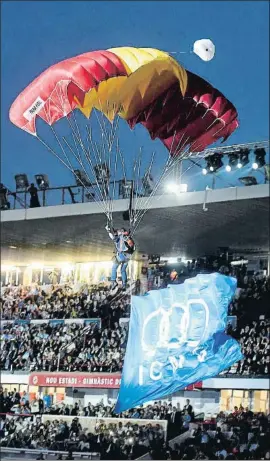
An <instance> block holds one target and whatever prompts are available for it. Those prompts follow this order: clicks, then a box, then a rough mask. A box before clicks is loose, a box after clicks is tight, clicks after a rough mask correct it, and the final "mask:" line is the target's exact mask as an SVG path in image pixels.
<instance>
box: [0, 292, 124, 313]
mask: <svg viewBox="0 0 270 461" xmlns="http://www.w3.org/2000/svg"><path fill="white" fill-rule="evenodd" d="M0 312H1V320H49V319H72V318H82V319H88V318H94V317H99V318H101V319H103V320H104V321H107V322H108V321H109V322H110V321H112V322H114V321H119V318H123V317H127V316H129V313H130V296H128V295H126V296H121V297H120V299H116V300H115V301H114V300H113V299H112V296H111V294H110V290H109V288H108V287H106V286H101V287H96V286H92V287H88V286H86V285H84V286H82V287H80V289H79V290H75V291H74V288H71V287H70V286H69V285H64V286H54V285H48V286H38V285H37V284H35V285H33V286H29V287H21V286H18V287H16V286H13V287H2V293H1V299H0Z"/></svg>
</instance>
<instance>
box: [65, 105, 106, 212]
mask: <svg viewBox="0 0 270 461" xmlns="http://www.w3.org/2000/svg"><path fill="white" fill-rule="evenodd" d="M72 115H73V118H74V121H75V125H76V130H75V129H74V127H73V126H72V123H71V120H70V119H69V118H68V119H67V120H68V122H69V125H70V128H71V130H72V132H73V134H74V136H75V139H76V140H77V142H78V144H79V146H80V147H81V149H82V151H83V153H84V155H85V158H86V160H87V162H88V164H89V166H92V172H93V176H94V178H96V179H98V178H97V177H96V173H95V169H94V167H93V165H92V163H91V156H90V155H88V151H87V149H86V147H85V146H84V143H83V141H82V138H81V135H80V130H79V127H78V124H77V120H76V117H75V115H74V113H73V114H72ZM76 131H77V133H76ZM87 177H88V174H87ZM90 182H91V180H90ZM96 184H97V187H98V190H99V192H100V197H101V202H102V203H103V212H104V213H105V215H106V216H107V217H108V213H107V210H106V207H105V203H104V198H103V195H102V192H101V190H100V187H99V181H96ZM90 194H91V192H90Z"/></svg>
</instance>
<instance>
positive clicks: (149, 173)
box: [134, 152, 156, 222]
mask: <svg viewBox="0 0 270 461" xmlns="http://www.w3.org/2000/svg"><path fill="white" fill-rule="evenodd" d="M155 155H156V152H153V153H152V156H151V159H150V163H149V166H148V168H147V169H146V171H145V174H144V176H143V179H144V178H146V179H147V178H149V177H150V175H151V171H152V167H153V163H154V159H155ZM143 189H144V184H143V180H142V182H141V188H140V190H139V193H138V198H137V200H136V202H137V204H139V203H141V204H142V203H143ZM146 200H147V198H145V197H144V201H146ZM136 208H137V207H136ZM136 208H135V213H134V222H136V221H137V219H138V216H139V214H140V212H141V210H138V211H137V210H136ZM142 208H143V205H142Z"/></svg>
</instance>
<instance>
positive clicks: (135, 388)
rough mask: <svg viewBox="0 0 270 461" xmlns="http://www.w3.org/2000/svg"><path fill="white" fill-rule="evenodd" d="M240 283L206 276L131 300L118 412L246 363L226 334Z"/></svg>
mask: <svg viewBox="0 0 270 461" xmlns="http://www.w3.org/2000/svg"><path fill="white" fill-rule="evenodd" d="M235 290H236V279H234V278H232V277H226V276H224V275H221V274H217V273H215V274H202V275H197V277H194V278H191V279H188V280H186V281H185V282H184V283H183V284H181V285H171V286H169V287H168V288H165V289H163V290H157V291H150V292H149V293H147V294H146V295H145V296H133V297H132V307H131V316H130V322H129V336H128V342H127V349H126V355H125V362H124V367H123V372H122V379H121V386H120V391H119V395H118V400H117V403H116V407H115V412H116V413H120V412H122V411H125V410H127V409H129V408H132V407H135V406H137V405H141V404H142V403H144V402H149V401H150V400H156V399H160V398H162V397H165V396H167V395H169V394H173V393H174V392H176V391H178V390H179V389H183V388H185V387H186V386H188V385H190V384H194V383H196V382H198V381H202V380H205V379H207V378H211V377H213V376H216V375H218V374H219V373H220V372H221V371H223V370H225V369H226V368H228V367H230V366H231V365H232V364H234V363H235V362H237V361H238V360H241V359H242V353H241V349H240V346H239V344H238V342H237V341H236V340H234V339H233V338H231V337H230V336H227V335H226V334H225V333H224V330H225V328H226V323H227V311H228V305H229V303H230V301H231V299H232V297H233V295H234V293H235Z"/></svg>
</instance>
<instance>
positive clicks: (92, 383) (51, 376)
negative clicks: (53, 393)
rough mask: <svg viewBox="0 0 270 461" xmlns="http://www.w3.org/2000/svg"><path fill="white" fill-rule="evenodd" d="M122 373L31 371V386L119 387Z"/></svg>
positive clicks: (196, 385) (197, 386)
mask: <svg viewBox="0 0 270 461" xmlns="http://www.w3.org/2000/svg"><path fill="white" fill-rule="evenodd" d="M120 384H121V374H120V373H61V372H60V373H59V372H57V373H50V372H48V373H47V372H44V373H39V372H38V373H31V374H30V376H29V385H30V386H44V387H81V388H82V387H84V388H100V389H119V387H120ZM200 388H202V382H198V383H196V384H192V385H191V386H188V387H186V390H190V391H191V390H193V389H200Z"/></svg>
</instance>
